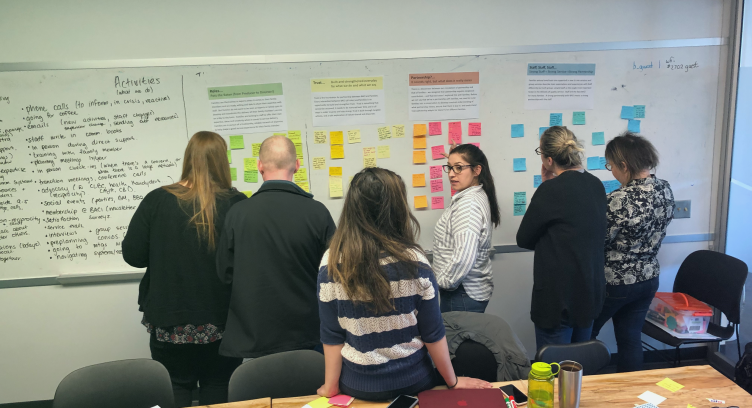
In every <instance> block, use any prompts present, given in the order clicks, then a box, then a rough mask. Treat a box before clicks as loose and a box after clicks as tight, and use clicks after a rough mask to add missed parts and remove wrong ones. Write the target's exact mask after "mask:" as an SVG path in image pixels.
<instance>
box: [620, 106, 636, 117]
mask: <svg viewBox="0 0 752 408" xmlns="http://www.w3.org/2000/svg"><path fill="white" fill-rule="evenodd" d="M621 118H622V119H634V106H622V107H621Z"/></svg>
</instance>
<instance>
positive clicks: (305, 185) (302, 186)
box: [295, 181, 311, 193]
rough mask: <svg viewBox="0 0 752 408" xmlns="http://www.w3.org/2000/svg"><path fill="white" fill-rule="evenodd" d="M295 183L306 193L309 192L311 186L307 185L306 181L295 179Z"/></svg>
mask: <svg viewBox="0 0 752 408" xmlns="http://www.w3.org/2000/svg"><path fill="white" fill-rule="evenodd" d="M295 184H297V185H298V187H300V188H302V189H303V191H305V192H306V193H310V192H311V187H310V186H309V185H308V182H307V181H296V182H295Z"/></svg>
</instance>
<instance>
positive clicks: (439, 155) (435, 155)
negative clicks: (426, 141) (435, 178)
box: [431, 145, 444, 160]
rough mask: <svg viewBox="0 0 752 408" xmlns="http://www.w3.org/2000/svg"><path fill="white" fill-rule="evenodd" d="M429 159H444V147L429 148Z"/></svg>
mask: <svg viewBox="0 0 752 408" xmlns="http://www.w3.org/2000/svg"><path fill="white" fill-rule="evenodd" d="M431 158H432V159H434V160H441V159H443V158H444V145H438V146H431Z"/></svg>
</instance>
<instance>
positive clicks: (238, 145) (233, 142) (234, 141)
mask: <svg viewBox="0 0 752 408" xmlns="http://www.w3.org/2000/svg"><path fill="white" fill-rule="evenodd" d="M236 149H245V142H244V141H243V135H239V136H230V150H236Z"/></svg>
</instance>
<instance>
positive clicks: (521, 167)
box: [512, 157, 527, 171]
mask: <svg viewBox="0 0 752 408" xmlns="http://www.w3.org/2000/svg"><path fill="white" fill-rule="evenodd" d="M512 169H513V170H514V171H527V159H525V158H524V157H520V158H516V159H512Z"/></svg>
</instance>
